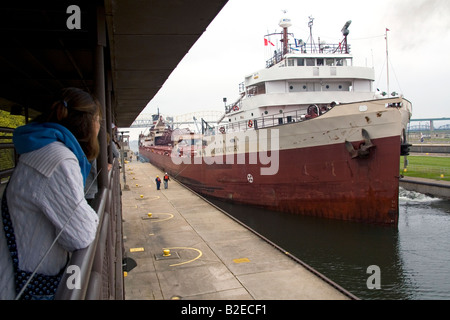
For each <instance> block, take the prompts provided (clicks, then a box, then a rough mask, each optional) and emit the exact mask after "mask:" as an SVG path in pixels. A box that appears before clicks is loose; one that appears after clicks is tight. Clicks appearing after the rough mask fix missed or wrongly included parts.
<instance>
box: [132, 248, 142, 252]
mask: <svg viewBox="0 0 450 320" xmlns="http://www.w3.org/2000/svg"><path fill="white" fill-rule="evenodd" d="M142 251H144V248H142V247H141V248H130V252H142Z"/></svg>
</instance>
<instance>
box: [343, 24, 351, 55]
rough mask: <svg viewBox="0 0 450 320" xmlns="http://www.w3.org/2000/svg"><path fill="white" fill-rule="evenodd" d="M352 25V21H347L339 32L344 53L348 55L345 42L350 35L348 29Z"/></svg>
mask: <svg viewBox="0 0 450 320" xmlns="http://www.w3.org/2000/svg"><path fill="white" fill-rule="evenodd" d="M351 24H352V20H349V21H347V22H346V23H345V25H344V27H343V28H342V30H341V32H342V35H343V36H344V41H343V43H344V48H345V53H346V54H348V42H347V37H348V35H349V34H350V30H348V28H349V27H350V25H351Z"/></svg>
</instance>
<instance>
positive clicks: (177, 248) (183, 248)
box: [163, 247, 203, 267]
mask: <svg viewBox="0 0 450 320" xmlns="http://www.w3.org/2000/svg"><path fill="white" fill-rule="evenodd" d="M163 249H169V250H171V249H174V250H194V251H197V252H198V256H196V257H195V258H194V259H192V260H189V261H185V262H180V263H175V264H171V265H169V267H175V266H181V265H182V264H187V263H191V262H193V261H195V260H197V259H198V258H200V257H201V256H202V255H203V252H201V251H200V250H199V249H196V248H188V247H172V248H163Z"/></svg>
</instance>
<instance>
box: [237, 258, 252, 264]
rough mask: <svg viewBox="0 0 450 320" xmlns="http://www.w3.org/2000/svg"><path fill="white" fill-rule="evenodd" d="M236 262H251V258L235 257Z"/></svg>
mask: <svg viewBox="0 0 450 320" xmlns="http://www.w3.org/2000/svg"><path fill="white" fill-rule="evenodd" d="M233 262H234V263H246V262H250V259H249V258H240V259H233Z"/></svg>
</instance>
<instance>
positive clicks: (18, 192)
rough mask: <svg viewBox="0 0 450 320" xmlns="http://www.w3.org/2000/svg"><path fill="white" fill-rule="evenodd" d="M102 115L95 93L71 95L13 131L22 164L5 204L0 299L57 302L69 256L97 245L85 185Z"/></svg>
mask: <svg viewBox="0 0 450 320" xmlns="http://www.w3.org/2000/svg"><path fill="white" fill-rule="evenodd" d="M100 110H101V108H100V105H99V103H98V102H97V101H96V100H95V99H94V98H93V97H92V96H91V95H90V94H88V93H87V92H84V91H82V90H80V89H77V88H67V89H64V90H62V92H61V95H60V97H59V98H58V99H57V101H56V102H55V103H53V105H52V106H51V108H50V109H49V110H48V112H47V113H45V114H43V115H42V116H41V117H40V118H39V119H37V120H36V121H34V122H32V123H30V124H27V125H25V126H22V127H19V128H17V129H16V130H15V131H14V134H13V141H14V146H15V148H16V151H17V152H18V153H19V154H20V158H19V162H18V164H17V166H16V168H15V170H14V172H13V174H12V176H11V178H10V181H9V183H8V186H7V188H6V190H5V193H4V195H3V198H2V223H1V228H0V252H1V254H0V270H2V272H1V274H0V299H13V298H14V297H16V296H17V295H18V294H20V297H17V298H21V299H53V298H54V294H55V292H56V289H57V287H58V285H59V281H60V279H61V276H62V274H63V272H64V270H65V267H66V265H67V262H68V258H69V254H70V253H71V252H73V251H74V250H78V249H82V248H85V247H87V246H88V245H89V244H90V243H91V242H92V241H93V240H94V238H95V235H96V231H97V225H98V216H97V213H96V212H95V211H94V210H93V209H92V208H91V207H90V206H89V204H88V203H87V202H86V199H85V197H84V185H85V182H86V178H87V176H88V174H89V171H90V168H91V165H90V163H89V161H91V160H93V159H95V158H96V157H97V155H98V153H99V144H98V140H97V135H98V132H99V129H100V116H101V114H100ZM87 188H89V186H87ZM36 268H37V269H36ZM32 272H36V274H35V275H34V277H33V281H31V282H30V283H29V284H28V286H27V287H26V289H24V290H23V292H22V288H23V287H24V285H25V284H26V283H27V280H28V279H29V278H30V276H31V274H32ZM42 279H44V280H45V281H43V280H42ZM42 282H43V283H44V284H42Z"/></svg>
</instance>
